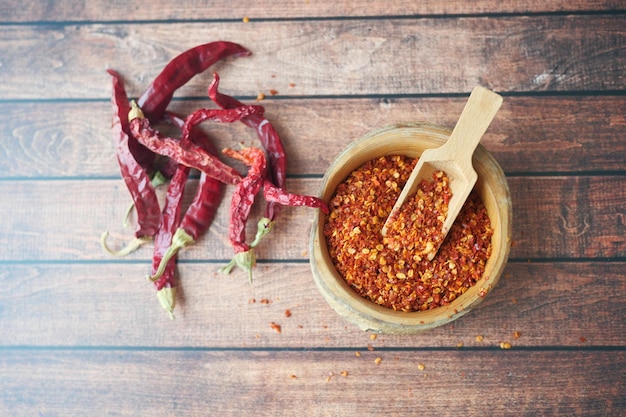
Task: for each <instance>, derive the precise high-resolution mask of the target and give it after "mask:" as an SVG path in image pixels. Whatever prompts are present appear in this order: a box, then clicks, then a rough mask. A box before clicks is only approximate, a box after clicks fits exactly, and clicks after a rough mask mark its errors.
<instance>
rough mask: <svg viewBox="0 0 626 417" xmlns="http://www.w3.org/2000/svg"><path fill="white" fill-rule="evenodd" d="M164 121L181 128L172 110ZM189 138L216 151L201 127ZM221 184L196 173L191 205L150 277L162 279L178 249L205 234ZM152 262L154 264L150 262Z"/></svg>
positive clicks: (213, 151)
mask: <svg viewBox="0 0 626 417" xmlns="http://www.w3.org/2000/svg"><path fill="white" fill-rule="evenodd" d="M165 118H166V120H168V121H170V122H171V123H173V124H175V125H176V126H178V127H179V128H181V129H182V127H183V125H184V120H182V119H181V118H180V117H179V116H178V115H176V114H174V113H170V112H168V113H166V115H165ZM188 137H189V140H190V141H191V142H194V143H195V144H196V145H198V146H200V147H202V148H203V149H204V150H206V151H207V152H209V153H211V154H213V155H216V154H217V151H216V150H215V147H214V146H213V144H212V143H211V141H210V140H209V138H208V136H206V135H204V134H203V133H202V131H201V130H191V131H190V134H189V135H188ZM222 192H223V186H222V183H221V182H220V181H218V180H216V179H214V178H211V177H209V176H208V175H206V174H205V173H204V172H201V173H200V180H199V184H198V189H197V191H196V195H195V196H194V199H193V201H192V202H191V205H190V206H189V208H188V209H187V212H186V213H185V215H184V216H183V219H182V221H181V223H180V225H179V226H178V228H177V229H176V232H175V233H174V235H173V236H172V238H171V242H170V246H169V247H168V248H167V250H166V251H165V253H163V255H162V258H161V260H160V261H159V264H158V266H157V267H156V268H154V266H153V271H152V276H151V279H153V280H155V279H158V281H157V283H158V282H160V281H161V280H162V278H161V277H162V275H167V274H168V268H170V264H172V263H173V260H175V259H176V254H177V253H178V251H179V250H180V249H182V248H184V247H186V246H188V245H190V244H192V243H194V242H195V241H196V240H198V239H199V238H200V237H201V236H202V235H204V234H205V233H206V231H207V230H208V228H209V226H210V225H211V223H212V222H213V219H214V218H215V213H216V212H217V208H218V207H219V204H220V202H221V200H222ZM153 265H154V264H153Z"/></svg>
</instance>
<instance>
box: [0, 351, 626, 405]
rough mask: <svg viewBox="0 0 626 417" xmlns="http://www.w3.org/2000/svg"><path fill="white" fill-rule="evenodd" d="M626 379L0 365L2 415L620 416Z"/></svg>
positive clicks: (346, 358)
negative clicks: (416, 413) (344, 374)
mask: <svg viewBox="0 0 626 417" xmlns="http://www.w3.org/2000/svg"><path fill="white" fill-rule="evenodd" d="M377 356H380V357H381V358H382V362H381V363H380V364H379V365H376V364H375V363H374V358H375V357H377ZM419 364H423V365H424V366H425V368H424V369H423V370H420V369H419ZM342 371H347V376H345V377H344V376H342V375H341V372H342ZM625 371H626V354H625V352H624V351H616V352H611V351H609V352H603V351H599V352H586V351H565V352H563V351H522V352H515V351H507V352H505V351H487V352H463V353H461V352H454V351H452V352H438V351H435V352H432V351H425V352H422V351H418V352H404V351H400V352H384V353H377V352H365V353H364V354H363V355H362V356H361V357H360V358H356V357H354V353H353V352H350V351H348V352H326V351H324V352H282V351H279V352H247V351H243V352H238V351H234V352H232V351H227V352H212V351H140V352H134V351H59V352H56V351H12V350H11V351H5V352H3V354H2V357H1V358H0V376H1V380H2V382H3V390H2V391H0V411H2V412H3V414H4V415H12V416H27V415H28V416H33V415H55V416H66V415H77V414H78V415H105V414H110V413H115V415H119V416H136V415H149V416H168V415H172V414H176V415H185V416H206V415H207V414H210V415H219V416H240V415H253V414H254V415H258V416H276V415H301V413H302V410H307V415H314V416H337V415H341V416H347V417H350V416H364V415H368V416H370V415H371V416H373V415H409V414H411V415H412V414H414V413H415V412H416V411H417V410H419V412H420V414H423V415H435V414H436V415H464V416H482V415H485V412H487V413H488V414H489V415H490V416H508V415H511V414H522V415H542V416H548V415H567V416H588V415H602V416H617V415H620V414H622V413H623V411H624V409H626V400H625V398H626V389H625V386H624V381H623V375H624V372H625ZM331 374H332V376H330V378H329V375H331ZM120 375H123V378H120Z"/></svg>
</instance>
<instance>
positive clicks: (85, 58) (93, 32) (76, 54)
mask: <svg viewBox="0 0 626 417" xmlns="http://www.w3.org/2000/svg"><path fill="white" fill-rule="evenodd" d="M625 22H626V16H624V15H621V14H618V15H614V16H611V15H590V16H577V15H568V16H562V15H548V16H534V17H532V18H528V17H505V18H498V19H494V18H487V17H480V18H468V17H462V18H443V19H440V18H423V19H422V18H416V19H397V20H370V19H361V20H311V21H267V22H259V23H250V24H243V23H240V22H219V23H215V24H210V25H207V24H205V23H202V22H199V23H172V24H160V23H146V24H133V25H126V24H104V25H101V24H86V25H82V24H80V25H51V26H32V25H16V26H2V27H1V28H0V45H2V50H3V56H4V57H5V58H4V59H3V67H2V71H3V72H2V75H3V83H2V84H0V99H42V98H45V99H53V98H95V97H99V98H104V97H108V96H109V92H110V87H109V81H108V76H107V75H106V73H105V72H104V69H105V68H107V67H112V68H115V69H117V70H119V71H121V72H122V73H123V74H124V75H125V76H126V77H128V79H132V80H141V81H142V82H147V80H151V79H152V78H153V77H154V76H156V74H157V73H158V72H159V71H160V70H161V69H162V68H163V67H164V66H165V64H166V63H167V62H168V61H169V60H170V59H171V58H173V57H174V56H176V55H178V54H179V53H181V52H182V51H183V50H185V49H187V48H189V47H192V46H195V45H198V44H201V43H205V42H209V41H213V40H218V39H227V40H231V41H234V42H239V43H241V44H243V45H245V46H246V47H248V48H249V49H250V50H251V51H253V56H251V57H248V58H241V59H234V60H230V61H228V63H225V64H222V65H218V66H216V67H215V68H213V69H212V70H213V71H219V72H221V73H222V75H223V81H224V88H227V89H229V90H231V92H232V93H235V94H237V95H244V96H245V95H247V96H253V97H256V93H257V92H258V91H260V90H264V89H267V88H268V87H269V85H270V84H274V83H276V84H278V83H280V85H281V86H286V85H288V84H290V83H293V84H295V88H292V89H291V90H290V92H289V94H290V95H294V96H295V95H298V96H310V95H359V94H439V93H458V92H469V91H470V90H471V89H472V87H473V86H474V85H476V84H482V85H484V86H485V87H488V88H491V89H494V90H498V91H516V92H526V91H580V90H622V89H623V88H624V85H625V84H626V75H624V71H623V68H624V66H626V54H625V53H624V51H625V49H624V44H625V43H626V29H625V28H626V24H625ZM588 27H595V28H601V29H599V30H597V31H596V32H595V33H594V36H593V37H589V36H588V32H587V31H586V30H585V28H588ZM407 68H411V71H407V70H406V69H407ZM381 74H382V75H381ZM133 84H134V83H133ZM205 91H206V79H205V80H204V81H198V80H195V81H192V82H191V83H190V84H189V85H188V86H186V87H185V88H183V89H182V90H181V92H180V94H181V96H185V95H193V96H204V95H205ZM131 93H132V94H137V93H138V91H137V90H136V89H135V88H132V89H131ZM132 94H131V95H132Z"/></svg>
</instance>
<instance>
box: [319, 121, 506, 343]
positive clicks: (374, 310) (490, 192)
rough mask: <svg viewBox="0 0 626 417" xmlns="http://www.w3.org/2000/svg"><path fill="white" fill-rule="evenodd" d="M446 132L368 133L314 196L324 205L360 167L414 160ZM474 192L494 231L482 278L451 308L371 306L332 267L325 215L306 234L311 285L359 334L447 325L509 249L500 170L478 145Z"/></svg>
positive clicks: (406, 128) (390, 129)
mask: <svg viewBox="0 0 626 417" xmlns="http://www.w3.org/2000/svg"><path fill="white" fill-rule="evenodd" d="M450 133H451V131H450V130H449V129H446V128H443V127H439V126H436V125H433V124H429V123H416V124H405V125H392V126H387V127H384V128H382V129H379V130H375V131H372V132H370V133H368V134H366V135H365V136H363V137H361V138H360V139H359V140H357V141H355V142H353V143H352V144H351V145H350V146H348V148H346V149H345V150H344V151H343V152H342V153H341V154H340V155H339V156H338V157H337V159H336V160H335V161H334V162H333V163H332V164H331V166H330V168H329V169H328V171H327V172H326V175H324V178H323V180H322V185H321V190H320V196H321V198H322V199H323V200H324V201H326V202H328V201H330V199H331V198H332V196H333V194H334V193H335V190H336V188H337V186H338V185H339V184H340V183H341V182H343V181H344V180H345V179H346V178H347V177H348V175H349V174H350V173H352V171H354V170H355V169H357V168H359V167H360V166H361V165H362V164H363V163H365V162H367V161H369V160H371V159H374V158H377V157H380V156H383V155H406V156H409V157H412V158H417V157H419V156H420V154H421V153H422V152H423V151H424V150H425V149H428V148H435V147H438V146H440V145H441V144H443V143H444V142H445V141H446V140H447V139H448V137H449V136H450ZM473 164H474V169H475V170H476V172H477V173H478V182H477V184H476V186H475V189H476V190H477V192H478V193H479V195H480V197H481V199H482V201H483V203H484V204H485V207H486V209H487V213H488V214H489V218H490V220H491V225H492V228H493V230H494V233H493V236H492V240H491V244H492V253H491V257H490V258H489V260H488V261H487V264H486V266H485V272H484V274H483V277H482V278H481V279H480V280H479V281H478V282H477V283H476V285H474V286H472V287H471V288H469V289H468V290H467V291H466V292H465V293H464V294H462V295H461V296H459V297H458V298H456V299H455V300H454V301H453V302H452V303H451V304H449V305H446V306H441V307H437V308H434V309H432V310H427V311H418V312H402V311H394V310H392V309H390V308H387V307H383V306H380V305H378V304H375V303H373V302H371V301H369V300H367V299H365V298H363V297H361V296H360V295H358V294H357V293H356V292H355V291H353V290H352V289H351V288H350V286H349V285H348V284H347V283H346V282H345V281H344V279H343V278H342V277H341V276H340V275H339V273H338V272H337V270H336V269H335V267H334V265H333V262H332V260H331V258H330V256H329V253H328V248H327V245H326V238H325V236H324V222H325V215H324V213H322V212H319V214H317V215H316V217H315V220H314V224H313V228H312V231H311V240H310V253H311V259H310V263H311V269H312V272H313V277H314V280H315V283H316V284H317V287H318V288H319V290H320V291H321V293H322V294H323V296H324V297H325V299H326V301H327V302H328V304H329V305H330V306H331V307H332V308H333V309H334V310H335V311H336V312H337V313H339V314H340V315H341V316H342V317H344V318H345V319H347V320H348V321H350V322H352V323H354V324H356V325H357V326H358V327H359V328H361V329H362V330H365V331H373V332H378V333H387V334H412V333H418V332H421V331H424V330H428V329H432V328H434V327H437V326H441V325H443V324H446V323H449V322H451V321H453V320H456V319H457V318H459V317H461V316H462V315H464V314H466V313H467V312H469V311H470V310H471V309H472V308H473V307H474V306H476V305H477V304H479V303H480V302H481V301H482V300H483V298H484V297H485V296H486V295H487V293H488V292H489V291H490V290H491V289H493V287H494V286H495V285H496V283H497V282H498V279H499V278H500V275H501V274H502V271H503V270H504V267H505V265H506V262H507V259H508V256H509V250H510V246H511V239H510V237H511V196H510V191H509V186H508V184H507V181H506V178H505V176H504V172H503V171H502V168H501V167H500V165H498V163H497V162H496V160H495V159H494V158H493V156H492V155H491V154H490V153H489V152H487V150H486V149H485V148H484V147H482V146H481V145H478V148H477V149H476V151H475V153H474V156H473Z"/></svg>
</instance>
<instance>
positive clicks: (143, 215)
mask: <svg viewBox="0 0 626 417" xmlns="http://www.w3.org/2000/svg"><path fill="white" fill-rule="evenodd" d="M107 72H108V73H109V74H110V75H111V77H112V80H113V94H112V98H111V102H112V104H113V109H114V117H113V133H114V140H115V149H116V152H115V153H116V157H117V161H118V165H119V167H120V171H121V174H122V179H123V180H124V183H125V184H126V188H127V189H128V191H129V192H130V195H131V197H132V200H133V205H134V207H135V209H136V212H137V226H136V229H135V239H134V240H133V241H131V242H130V243H129V244H128V246H127V247H126V248H124V249H123V250H121V251H117V252H115V251H111V250H110V249H109V248H108V246H107V245H106V236H107V234H106V232H105V234H103V236H102V246H103V248H105V250H107V251H109V252H110V253H112V254H115V255H125V254H128V253H130V252H132V251H133V250H135V249H137V248H138V247H139V246H141V245H142V244H143V243H145V242H147V241H149V240H150V239H151V238H152V237H153V236H154V235H155V234H156V233H157V231H158V228H159V223H160V221H161V212H160V209H159V204H158V200H157V196H156V192H155V191H154V187H153V186H152V183H151V178H150V176H149V175H148V173H147V172H146V170H145V169H144V168H143V167H142V166H141V164H140V163H139V162H138V161H137V159H136V158H135V156H134V155H133V153H132V152H131V149H130V144H131V143H132V142H133V141H134V138H133V137H132V136H131V134H130V129H129V123H128V111H129V110H128V109H129V104H128V96H127V94H126V90H125V89H124V84H123V81H122V79H121V77H120V75H119V74H118V73H117V72H116V71H114V70H112V69H109V70H107Z"/></svg>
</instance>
